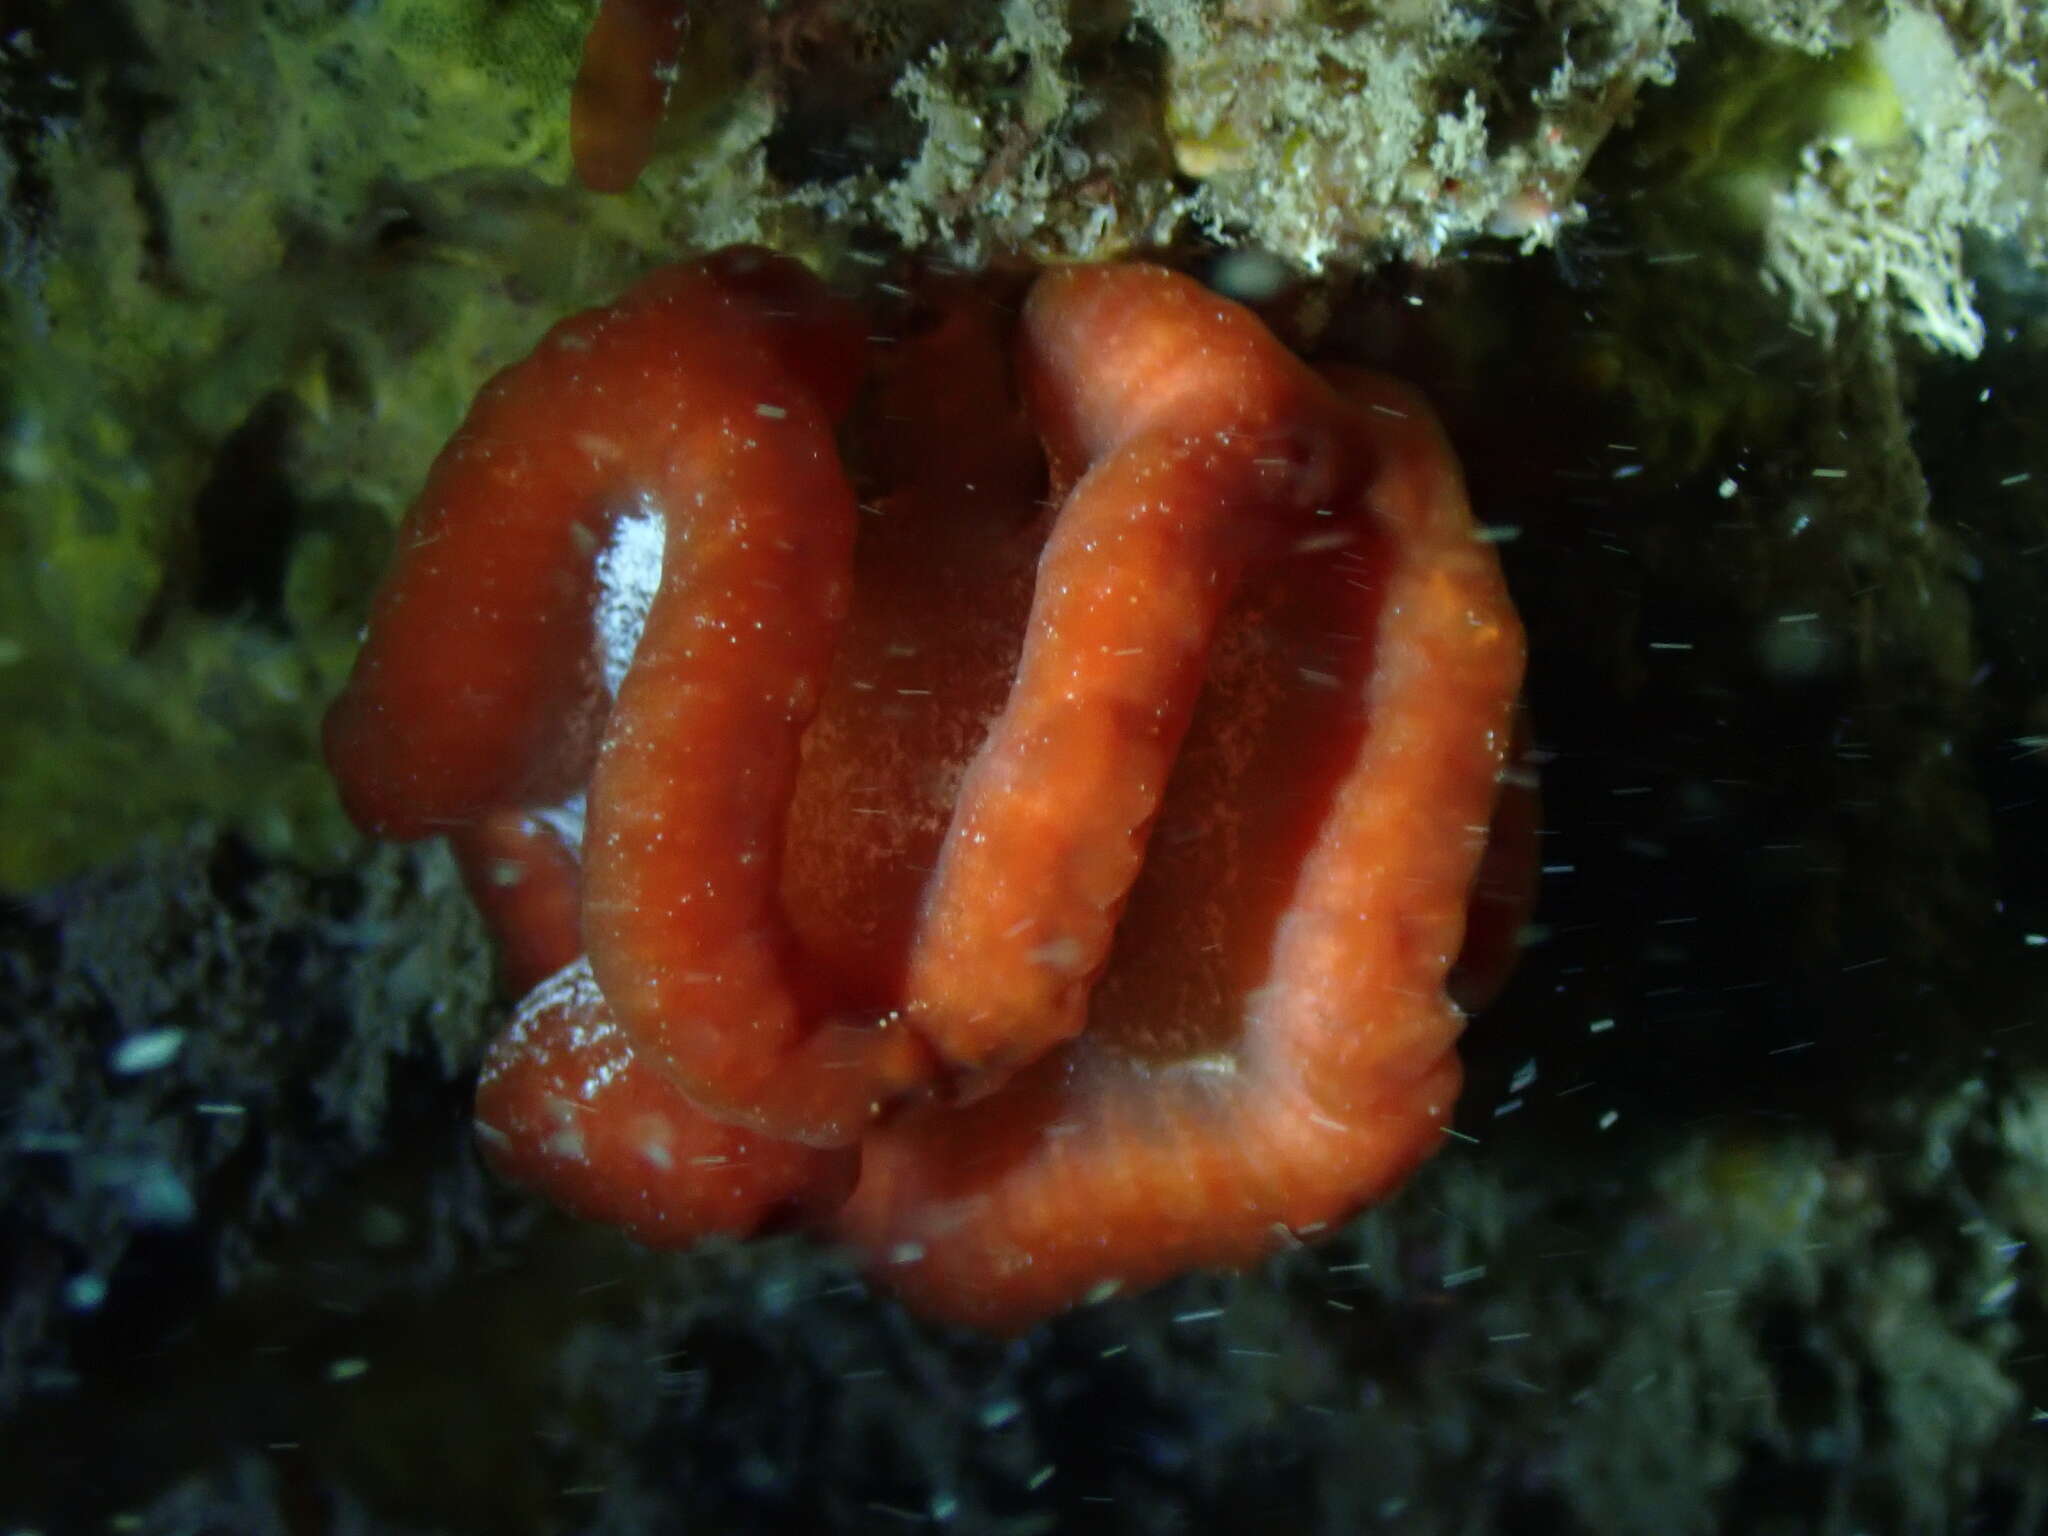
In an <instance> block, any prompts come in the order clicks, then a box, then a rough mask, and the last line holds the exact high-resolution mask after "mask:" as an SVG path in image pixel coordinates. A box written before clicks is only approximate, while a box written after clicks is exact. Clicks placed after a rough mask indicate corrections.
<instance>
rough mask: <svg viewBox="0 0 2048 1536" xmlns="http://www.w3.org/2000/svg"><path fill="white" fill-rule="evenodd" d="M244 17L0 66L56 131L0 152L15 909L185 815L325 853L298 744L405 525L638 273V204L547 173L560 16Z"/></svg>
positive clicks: (424, 7) (149, 24)
mask: <svg viewBox="0 0 2048 1536" xmlns="http://www.w3.org/2000/svg"><path fill="white" fill-rule="evenodd" d="M236 9H239V10H240V11H241V12H242V13H243V14H241V15H240V16H239V17H238V18H237V19H236V20H235V22H234V24H233V25H228V24H227V23H226V22H225V21H224V20H222V19H221V18H220V17H217V16H216V17H214V18H212V20H211V22H210V24H209V25H208V26H205V27H200V26H198V25H196V24H195V18H194V16H193V15H192V11H193V7H191V6H189V5H184V4H174V3H158V0H138V3H137V4H135V5H134V6H132V7H130V8H128V9H127V11H126V12H125V13H124V18H123V19H124V21H125V23H126V24H127V27H128V29H129V30H126V31H124V32H123V33H122V35H121V38H120V46H119V47H118V48H114V47H109V48H108V49H107V50H106V51H105V52H103V53H101V54H98V55H95V54H94V53H93V52H92V44H93V42H94V39H92V38H90V37H86V36H83V35H82V33H81V31H80V28H81V24H80V23H78V22H77V21H76V20H75V19H66V18H67V17H68V13H59V19H58V20H56V21H54V22H50V23H49V24H48V25H47V26H46V28H45V32H44V33H43V34H41V35H39V37H38V38H37V39H35V40H34V42H35V44H36V46H37V47H38V48H40V49H41V52H32V51H30V50H29V49H28V48H26V47H24V49H23V50H22V51H21V52H20V53H19V54H18V55H17V56H16V58H15V65H16V67H34V68H41V69H46V70H50V71H53V72H54V71H57V70H60V69H71V70H75V71H76V87H77V88H76V91H75V100H76V104H77V116H76V117H75V118H74V119H69V120H63V121H51V122H49V123H46V124H43V125H40V127H36V128H34V131H29V130H26V129H24V127H23V125H22V123H21V122H20V121H19V119H16V120H14V121H13V122H12V123H11V124H10V126H11V128H12V129H13V130H15V132H16V134H17V140H16V142H18V143H20V144H21V145H22V146H23V149H22V150H21V156H22V163H21V165H20V166H19V167H16V166H14V165H12V164H10V163H7V162H6V161H5V160H4V159H0V173H9V174H0V187H4V188H5V189H6V190H7V191H8V192H9V193H10V197H9V201H8V206H7V209H6V216H7V224H6V233H7V236H8V238H7V240H6V241H5V242H4V246H0V250H4V252H5V254H6V256H7V259H8V262H9V264H10V267H11V268H12V269H13V271H12V273H11V276H12V277H13V278H14V280H13V281H10V282H9V283H8V284H7V286H6V289H5V295H4V298H0V718H5V719H6V720H7V721H8V722H9V724H8V728H7V730H6V731H4V732H0V779H4V782H5V783H6V784H7V787H8V793H7V795H6V796H5V798H4V802H0V889H4V890H13V891H19V890H24V889H32V888H35V887H38V886H41V885H44V884H46V883H48V882H51V881H55V880H59V879H63V878H65V877H67V876H70V875H73V874H75V873H77V872H79V871H81V870H83V869H85V868H87V867H90V866H92V865H94V864H96V863H99V862H101V861H103V860H106V859H108V858H110V857H113V856H115V855H118V854H120V853H121V852H123V851H124V850H125V849H127V848H128V847H130V846H131V845H132V844H133V843H134V842H136V841H137V840H138V839H140V838H143V837H145V836H148V835H151V834H165V833H170V832H173V831H175V830H177V829H179V828H181V827H184V826H187V825H191V824H195V823H212V824H216V825H224V826H227V827H229V828H232V829H233V830H235V831H237V832H239V833H240V834H242V835H243V836H245V837H246V838H248V839H249V840H250V841H251V842H252V843H253V844H255V845H256V846H257V847H259V848H260V849H262V850H263V851H265V852H266V853H270V854H275V855H279V856H286V855H289V856H292V857H297V858H303V859H309V860H312V861H314V862H328V861H331V860H334V859H337V858H339V857H341V856H343V855H344V853H345V852H346V851H347V850H348V849H349V848H351V847H352V846H353V840H352V836H351V834H350V833H349V831H348V829H347V827H346V825H345V823H344V821H343V820H342V818H341V815H340V812H339V809H338V807H337V805H336V803H335V800H334V797H333V793H332V790H331V788H330V787H329V785H328V783H327V779H326V774H325V771H324V769H323V767H322V765H321V762H320V756H319V751H318V739H317V738H318V723H319V717H320V713H321V710H322V708H323V707H324V704H325V701H326V700H327V699H328V698H329V697H331V696H332V694H333V692H334V690H335V689H336V688H337V687H338V686H339V683H340V680H341V678H342V676H343V675H344V673H345V671H346V668H347V666H348V663H349V660H350V658H351V656H352V654H353V651H354V648H355V643H356V633H357V629H358V627H359V625H360V623H361V617H362V613H363V611H364V608H365V606H366V604H367V602H368V597H369V592H370V589H371V587H372V585H373V583H374V581H375V578H376V574H377V572H378V571H379V570H380V569H381V567H382V565H383V561H384V557H385V553H386V551H387V549H388V544H389V539H390V530H391V528H392V527H393V526H394V525H395V523H396V520H397V518H398V515H399V513H400V512H401V510H402V509H403V507H404V505H405V503H406V502H407V501H408V500H409V499H410V497H411V496H412V494H413V492H414V491H415V489H416V488H417V486H418V484H419V481H420V478H421V476H422V474H423V473H424V470H425V467H426V465H427V463H428V461H429V460H430V459H431V457H432V455H433V453H434V452H435V451H436V450H437V449H438V448H439V446H440V445H441V443H442V442H443V441H445V439H446V438H447V436H448V434H449V433H450V432H451V431H452V430H453V428H454V426H455V425H456V423H457V422H458V421H459V420H460V419H461V415H462V412H463V411H464V410H465V409H466V407H467V405H468V402H469V400H470V399H471V398H472V396H473V395H474V394H475V392H476V390H477V388H478V387H479V386H480V385H481V383H482V382H483V380H484V379H485V378H487V377H488V376H489V375H490V373H491V372H493V371H494V370H495V369H497V368H499V367H502V366H504V365H505V364H507V363H509V362H510V361H512V360H513V359H514V358H515V357H517V356H519V355H520V354H521V353H522V352H524V351H525V350H526V349H527V348H529V347H530V346H531V345H532V343H533V341H534V340H535V339H536V337H537V336H538V334H539V333H540V331H541V330H542V329H544V328H545V326H546V324H547V323H548V322H550V321H551V320H552V319H554V318H556V317H557V316H558V315H560V314H562V313H564V312H567V311H569V310H572V309H574V308H577V307H579V306H580V305H582V304H585V303H588V302H590V301H591V300H592V299H593V298H594V297H596V296H598V295H599V294H602V293H605V292H608V291H612V290H614V289H616V288H617V287H618V286H621V285H622V283H623V281H624V279H625V278H626V277H627V276H629V275H630V274H631V272H632V271H633V270H634V269H635V268H636V267H637V266H638V265H639V264H640V261H641V258H638V257H635V256H632V255H629V254H627V253H628V252H629V251H630V250H631V249H632V248H634V247H635V246H637V245H638V244H639V243H640V241H639V240H638V239H637V238H635V237H630V236H628V235H627V234H626V233H624V231H626V230H627V228H628V226H629V224H630V220H631V212H630V209H629V208H627V207H623V206H620V207H613V208H604V209H598V210H594V211H593V210H591V209H590V205H589V201H588V200H587V199H583V198H580V197H578V196H576V195H573V194H570V193H566V192H564V191H562V190H561V189H559V188H557V187H553V186H550V185H547V184H546V183H544V182H542V181H540V180H537V179H536V178H535V177H534V176H533V175H532V174H531V170H532V168H534V167H547V166H550V165H553V164H555V163H557V162H560V163H561V164H563V165H566V150H565V147H564V146H565V144H566V124H565V121H564V118H563V113H562V111H561V110H560V102H561V100H562V97H563V93H564V92H565V91H566V83H567V79H568V76H569V73H570V71H571V70H572V68H573V64H574V57H575V45H576V41H577V39H578V37H579V35H580V28H581V26H582V25H583V23H584V21H585V20H586V19H587V18H586V16H585V14H584V13H585V7H583V6H582V5H580V4H556V5H548V4H540V5H528V6H517V7H505V6H499V5H494V4H484V3H475V0H463V3H447V0H405V3H400V4H397V5H392V6H385V7H379V8H365V7H356V6H314V5H298V6H257V5H253V4H251V5H246V6H242V7H238V8H236ZM67 29H69V30H67ZM23 61H27V62H26V63H24V62H23ZM67 78H69V77H67ZM0 83H4V82H0ZM0 155H4V151H0ZM16 172H18V174H15V173H16Z"/></svg>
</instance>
